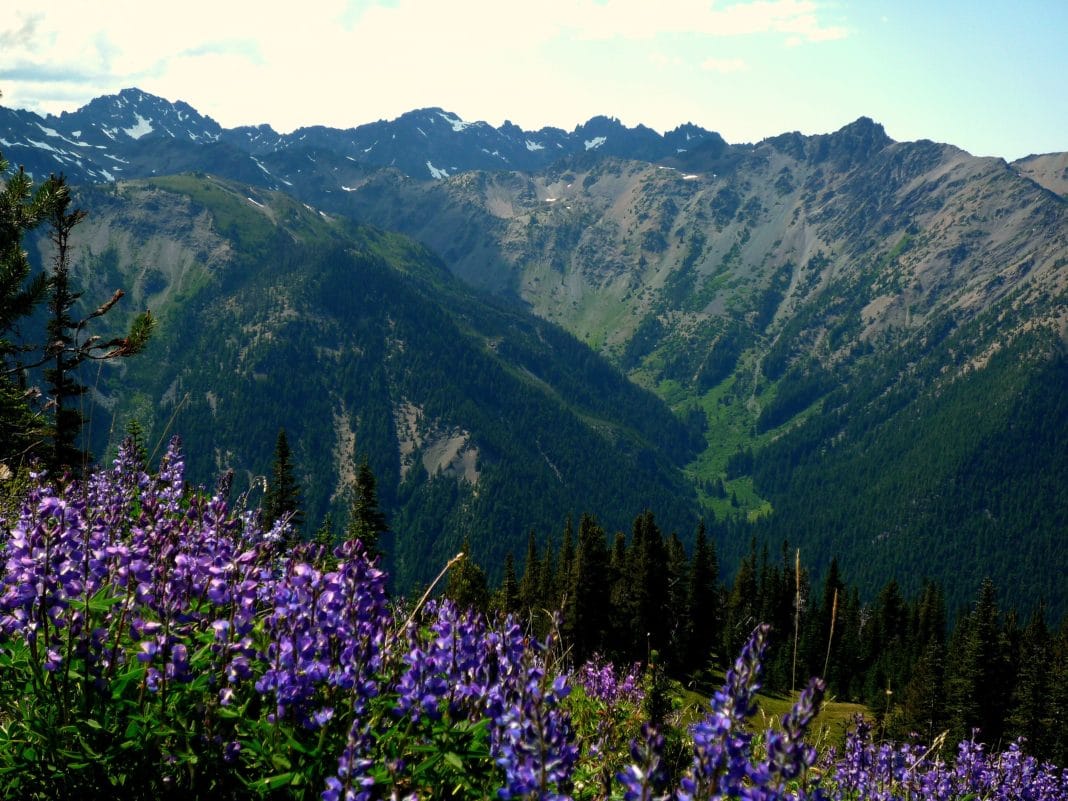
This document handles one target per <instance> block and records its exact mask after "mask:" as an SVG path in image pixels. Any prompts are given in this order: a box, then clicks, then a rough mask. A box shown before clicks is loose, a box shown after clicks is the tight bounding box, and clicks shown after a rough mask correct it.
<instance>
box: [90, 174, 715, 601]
mask: <svg viewBox="0 0 1068 801" xmlns="http://www.w3.org/2000/svg"><path fill="white" fill-rule="evenodd" d="M253 195H254V196H253ZM82 202H83V203H84V204H85V205H86V206H87V207H89V208H92V209H93V214H92V215H91V217H90V218H88V219H87V220H86V221H85V222H84V224H83V225H82V226H81V230H80V231H79V239H78V246H79V247H82V248H83V249H84V254H85V258H84V262H83V264H84V271H83V276H84V278H85V280H86V284H87V286H88V287H90V288H91V289H95V288H96V287H97V286H105V285H119V286H127V287H130V289H131V292H132V296H133V300H134V301H135V303H136V304H139V305H141V304H143V305H144V306H147V307H150V308H152V309H153V312H154V314H155V315H156V316H157V318H158V319H159V331H160V335H159V336H158V337H157V338H156V339H155V340H154V341H153V342H152V343H151V344H150V345H149V347H148V350H147V352H146V353H145V355H144V358H142V359H139V360H137V361H136V362H135V363H130V364H129V365H127V366H126V368H127V369H125V370H122V371H118V370H114V371H107V372H105V373H102V374H101V376H100V382H99V384H98V385H97V386H96V387H94V391H95V393H96V398H97V400H98V401H99V402H100V404H101V405H102V407H103V408H104V409H106V410H108V411H110V413H111V415H110V416H111V421H110V423H107V422H105V416H104V412H103V411H102V410H98V411H97V417H96V418H95V420H94V421H93V431H92V434H93V441H94V448H95V450H96V452H97V453H100V454H105V453H107V452H108V450H109V448H110V447H112V446H111V445H110V444H109V443H114V442H115V441H116V438H117V437H118V436H120V435H121V433H122V432H123V431H124V430H125V428H126V427H127V426H128V423H129V421H130V420H133V419H136V420H138V421H139V424H140V426H141V428H142V430H143V431H144V436H145V440H146V441H147V442H149V443H155V442H157V441H159V439H160V437H161V436H164V435H169V434H170V433H179V434H181V436H182V437H183V438H184V439H185V441H186V442H187V444H188V446H189V453H190V463H189V467H190V476H191V478H193V479H194V480H197V481H201V482H211V481H213V480H214V477H215V476H216V475H217V474H219V473H222V472H224V471H225V470H227V469H233V470H235V471H236V474H237V476H236V487H237V488H238V489H239V490H242V489H245V488H248V487H250V486H252V487H254V488H255V487H257V486H258V485H259V484H261V483H262V479H258V478H257V476H260V477H264V476H266V477H269V475H270V468H271V453H272V447H273V446H274V445H275V439H276V434H277V432H278V431H279V429H282V428H284V429H285V430H286V432H287V434H288V439H289V442H290V443H291V444H292V461H293V464H294V466H295V474H296V477H297V479H298V483H299V484H300V487H301V488H302V496H303V497H302V505H303V509H304V513H305V519H306V520H307V521H308V524H307V525H308V528H309V531H307V532H306V535H307V536H310V535H311V534H313V533H314V529H315V528H316V527H317V526H318V525H319V523H320V522H321V521H322V520H323V519H324V516H325V515H326V514H327V513H328V512H329V511H332V512H333V515H334V518H335V520H336V521H337V524H338V525H339V526H340V525H343V516H344V510H345V508H346V506H347V503H348V497H349V492H350V487H351V483H352V481H353V478H354V476H355V471H356V468H357V466H358V465H359V463H360V461H361V460H362V459H363V458H366V459H367V460H368V462H369V464H370V466H371V468H372V470H373V472H374V474H375V475H376V476H377V479H378V491H379V494H380V498H381V501H382V503H383V507H384V508H385V509H386V510H387V511H388V513H389V515H390V517H391V521H392V528H393V530H394V531H396V532H397V536H396V538H395V541H393V542H392V543H391V544H390V546H389V548H388V549H387V550H388V552H389V553H390V554H391V555H392V558H393V562H392V567H393V569H394V575H395V580H396V581H397V582H398V583H399V585H400V586H404V587H409V586H412V584H413V583H417V582H421V581H425V580H427V579H429V578H430V577H431V576H433V574H434V573H436V572H437V570H438V569H440V566H441V565H442V564H443V563H444V562H445V561H447V559H448V558H449V557H450V556H452V555H453V554H454V553H455V552H456V551H457V550H459V548H460V544H461V542H462V541H463V540H464V538H465V537H468V538H470V541H471V543H472V545H473V547H475V548H477V549H478V550H479V552H480V553H482V554H484V555H485V558H486V559H487V563H488V564H489V565H491V566H493V568H494V570H493V573H494V575H497V571H498V570H499V569H500V566H501V565H502V564H503V561H504V558H505V555H506V554H509V553H513V554H518V551H519V550H520V548H521V544H522V542H524V541H525V540H524V538H525V536H526V532H527V531H528V529H530V528H531V527H537V528H539V529H541V528H545V527H547V526H549V525H553V524H555V523H556V522H557V521H558V520H559V519H560V517H561V516H562V515H566V514H568V513H571V514H578V513H580V512H581V511H582V510H583V509H586V508H597V509H600V510H604V511H603V514H605V515H606V516H607V517H608V519H609V520H611V521H612V524H613V525H620V526H621V525H625V524H626V522H627V520H629V518H630V516H631V515H633V514H635V513H637V512H638V511H640V510H641V509H643V508H646V507H655V508H657V509H658V510H662V511H661V514H662V515H663V517H664V518H665V519H666V520H668V521H673V522H672V525H673V526H677V527H679V529H680V530H686V531H688V530H691V529H692V525H693V521H694V520H695V519H696V507H695V504H694V502H693V494H692V489H690V488H688V486H687V484H686V483H685V482H684V481H683V479H682V476H681V474H680V473H679V471H678V465H679V464H681V463H684V462H685V461H686V460H688V459H689V458H692V455H693V453H695V446H696V444H697V442H698V438H697V437H696V433H695V432H693V431H691V430H689V429H687V428H686V427H685V426H684V425H683V424H682V423H680V422H679V421H678V420H677V419H676V418H675V416H674V415H672V414H671V412H670V411H669V410H668V409H667V407H666V406H664V405H663V403H662V402H661V401H659V400H658V399H657V398H656V397H655V396H653V395H652V394H651V393H649V392H647V391H645V390H642V389H640V388H638V387H636V386H634V385H633V384H631V383H630V382H628V381H627V380H626V379H625V378H624V377H623V376H622V375H621V374H619V373H618V372H617V371H616V370H614V369H613V368H611V367H610V366H609V365H608V364H607V363H606V362H605V361H604V360H603V359H601V358H600V357H598V356H597V355H595V354H594V353H592V352H591V351H590V350H589V349H588V348H586V347H585V346H584V345H582V344H581V343H579V342H577V341H576V340H574V339H573V338H572V337H571V336H570V335H568V334H566V333H565V332H563V331H562V330H560V329H557V328H556V327H554V326H553V325H551V324H548V323H545V322H542V321H539V320H537V319H536V318H533V317H531V316H529V315H527V314H525V313H523V312H522V311H521V310H518V309H515V308H512V307H509V306H507V305H502V304H499V303H492V302H487V301H485V300H482V299H480V298H479V297H477V296H476V295H475V294H473V293H472V292H471V291H470V290H468V289H466V288H465V287H464V286H463V285H461V284H460V283H458V282H457V281H456V280H455V279H454V278H452V276H451V275H450V274H449V273H448V272H447V271H446V270H445V269H444V267H443V266H442V265H441V264H440V262H438V261H437V260H435V259H434V258H433V257H432V256H431V255H430V254H428V253H427V252H426V251H424V250H423V249H422V248H420V247H418V246H416V245H414V244H413V243H411V242H410V241H408V240H405V239H403V238H402V237H398V236H395V235H389V234H384V233H381V232H376V231H374V230H371V229H366V228H359V227H356V226H353V225H351V224H348V223H345V222H344V221H331V220H329V219H327V218H325V217H324V216H323V215H321V214H319V213H317V212H314V211H311V210H309V209H308V208H306V207H304V206H303V205H301V204H299V203H296V202H294V201H292V200H290V199H288V198H286V197H285V196H281V195H276V194H272V193H266V192H261V191H257V190H251V189H249V188H247V187H241V186H239V185H234V184H228V183H225V182H221V181H218V180H216V179H212V178H208V177H204V176H195V175H191V176H184V177H176V178H161V179H156V180H153V181H148V182H144V183H134V184H123V185H122V186H120V187H119V188H118V189H117V190H116V191H110V192H109V191H102V190H96V191H92V192H89V193H87V194H85V195H84V196H83V197H82ZM257 497H258V495H257Z"/></svg>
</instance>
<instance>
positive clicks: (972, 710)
mask: <svg viewBox="0 0 1068 801" xmlns="http://www.w3.org/2000/svg"><path fill="white" fill-rule="evenodd" d="M1000 616H1001V615H1000V612H999V611H998V607H997V590H996V589H995V587H994V583H993V582H992V581H991V580H990V579H989V578H988V579H984V580H983V583H982V586H981V587H980V589H979V596H978V598H977V600H976V603H975V609H974V610H973V611H972V612H971V614H969V615H967V616H966V617H965V618H962V619H961V620H960V621H958V622H957V626H956V629H955V630H954V632H953V638H952V640H951V641H950V648H949V659H948V662H949V664H948V669H947V677H946V696H947V698H946V702H947V703H946V705H947V711H948V714H949V723H950V726H951V729H952V732H951V733H952V736H953V737H954V738H955V739H958V740H960V739H964V738H966V737H970V736H971V733H972V730H973V729H979V736H980V738H981V739H982V740H983V742H987V743H996V742H998V740H999V739H1000V738H1001V733H1002V728H1003V724H1004V714H1005V705H1006V700H1007V696H1008V695H1009V693H1010V692H1011V688H1007V687H1005V686H1004V675H1005V666H1004V662H1005V661H1006V660H1005V654H1004V642H1003V640H1002V637H1001V631H1000Z"/></svg>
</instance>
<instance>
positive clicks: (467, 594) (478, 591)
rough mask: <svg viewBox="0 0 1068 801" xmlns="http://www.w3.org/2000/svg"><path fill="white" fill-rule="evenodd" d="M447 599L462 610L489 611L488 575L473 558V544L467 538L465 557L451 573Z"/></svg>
mask: <svg viewBox="0 0 1068 801" xmlns="http://www.w3.org/2000/svg"><path fill="white" fill-rule="evenodd" d="M445 597H446V598H449V599H451V600H452V601H453V602H454V603H455V604H456V605H457V606H458V607H459V608H460V609H474V610H476V611H479V612H485V611H487V610H488V609H489V600H490V596H489V588H488V587H487V585H486V573H485V571H484V570H483V569H482V568H481V566H479V564H478V563H477V562H476V561H475V560H474V558H473V557H472V556H471V542H470V541H469V540H468V539H467V538H466V537H465V538H464V544H463V557H462V558H461V559H460V560H459V561H458V562H457V563H456V564H455V565H453V566H452V569H451V570H450V571H449V581H448V584H446V585H445Z"/></svg>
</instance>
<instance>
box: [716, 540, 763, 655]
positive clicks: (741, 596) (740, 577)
mask: <svg viewBox="0 0 1068 801" xmlns="http://www.w3.org/2000/svg"><path fill="white" fill-rule="evenodd" d="M756 560H757V555H756V541H755V540H754V541H752V542H751V543H750V547H749V554H748V555H747V556H746V557H745V558H744V559H742V561H741V564H739V565H738V572H737V573H736V574H735V576H734V582H733V583H732V584H731V589H730V594H729V595H728V597H727V609H726V614H725V616H724V626H723V653H724V654H736V653H738V652H739V651H741V650H742V645H743V644H744V643H745V640H746V638H747V637H748V636H749V633H750V632H751V631H752V630H753V629H754V628H756V626H757V625H758V624H759V623H761V622H762V621H760V620H758V616H759V612H760V598H759V590H758V585H757V561H756ZM728 658H730V657H728Z"/></svg>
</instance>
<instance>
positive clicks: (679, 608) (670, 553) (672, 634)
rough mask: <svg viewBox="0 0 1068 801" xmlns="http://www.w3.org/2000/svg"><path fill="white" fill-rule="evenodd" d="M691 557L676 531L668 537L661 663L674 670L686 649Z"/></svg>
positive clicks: (687, 644)
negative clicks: (665, 627)
mask: <svg viewBox="0 0 1068 801" xmlns="http://www.w3.org/2000/svg"><path fill="white" fill-rule="evenodd" d="M689 572H690V560H689V559H688V558H687V557H686V548H685V547H684V546H683V544H682V540H680V539H679V537H678V535H677V534H676V533H675V532H671V536H670V537H668V540H667V584H668V586H667V598H666V604H665V608H664V614H665V618H664V620H665V622H666V623H667V632H666V642H665V652H664V662H665V663H666V665H667V666H669V667H670V668H671V669H673V670H678V669H679V668H681V667H682V666H683V664H684V662H685V659H686V654H687V653H688V652H689V636H690V627H689V626H688V625H687V621H686V613H687V612H688V611H689V608H688V603H687V602H688V601H689V596H690V593H689V579H690V576H689Z"/></svg>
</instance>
